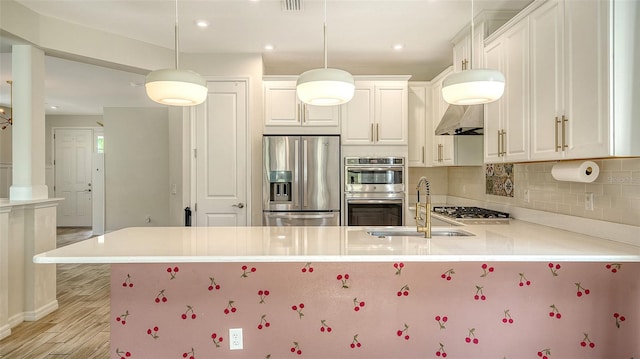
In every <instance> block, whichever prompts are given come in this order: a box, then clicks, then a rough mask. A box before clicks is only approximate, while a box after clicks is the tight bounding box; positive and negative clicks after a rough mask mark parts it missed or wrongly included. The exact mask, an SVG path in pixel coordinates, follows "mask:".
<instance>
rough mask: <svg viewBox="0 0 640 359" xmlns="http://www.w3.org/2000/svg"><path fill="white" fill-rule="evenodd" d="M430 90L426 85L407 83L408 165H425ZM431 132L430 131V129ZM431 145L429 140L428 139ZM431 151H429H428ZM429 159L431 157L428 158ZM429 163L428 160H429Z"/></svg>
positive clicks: (429, 117)
mask: <svg viewBox="0 0 640 359" xmlns="http://www.w3.org/2000/svg"><path fill="white" fill-rule="evenodd" d="M430 95H431V92H430V91H429V87H428V86H427V85H411V84H409V94H408V102H409V113H408V116H409V120H408V121H409V155H408V162H409V167H425V166H426V165H427V147H426V146H427V138H428V137H429V136H428V135H429V134H428V133H427V128H429V129H431V128H432V127H431V125H430V124H429V126H427V121H430V120H431V116H430V115H428V114H429V113H430V111H431V106H429V104H430V103H431V98H430ZM430 132H432V131H430ZM431 137H433V135H431ZM429 146H431V141H429ZM428 152H429V153H431V151H430V150H429V151H428ZM429 161H431V159H430V158H429ZM429 163H430V162H429Z"/></svg>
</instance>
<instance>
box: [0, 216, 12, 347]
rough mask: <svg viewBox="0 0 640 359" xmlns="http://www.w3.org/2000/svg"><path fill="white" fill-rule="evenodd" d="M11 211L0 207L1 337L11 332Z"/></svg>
mask: <svg viewBox="0 0 640 359" xmlns="http://www.w3.org/2000/svg"><path fill="white" fill-rule="evenodd" d="M9 212H11V207H0V339H2V338H5V337H7V336H9V334H11V325H10V324H9Z"/></svg>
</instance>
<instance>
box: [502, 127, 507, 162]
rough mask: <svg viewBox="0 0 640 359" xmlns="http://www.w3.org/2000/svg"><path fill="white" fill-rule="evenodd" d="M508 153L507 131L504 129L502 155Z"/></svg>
mask: <svg viewBox="0 0 640 359" xmlns="http://www.w3.org/2000/svg"><path fill="white" fill-rule="evenodd" d="M506 155H507V131H505V130H502V156H506Z"/></svg>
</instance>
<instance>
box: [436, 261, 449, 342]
mask: <svg viewBox="0 0 640 359" xmlns="http://www.w3.org/2000/svg"><path fill="white" fill-rule="evenodd" d="M446 277H447V275H446V274H444V273H442V274H440V278H442V279H444V278H446ZM438 353H440V352H438Z"/></svg>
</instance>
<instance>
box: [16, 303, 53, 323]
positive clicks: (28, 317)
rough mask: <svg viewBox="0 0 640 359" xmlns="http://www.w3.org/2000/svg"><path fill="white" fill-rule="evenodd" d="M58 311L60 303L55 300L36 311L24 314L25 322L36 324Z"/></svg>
mask: <svg viewBox="0 0 640 359" xmlns="http://www.w3.org/2000/svg"><path fill="white" fill-rule="evenodd" d="M56 309H58V301H57V300H53V301H51V302H49V303H48V304H45V305H43V306H41V307H40V308H38V309H36V310H34V311H28V312H24V313H23V315H24V320H25V321H27V322H35V321H36V320H39V319H42V318H44V317H45V316H46V315H47V314H50V313H52V312H53V311H55V310H56Z"/></svg>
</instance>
